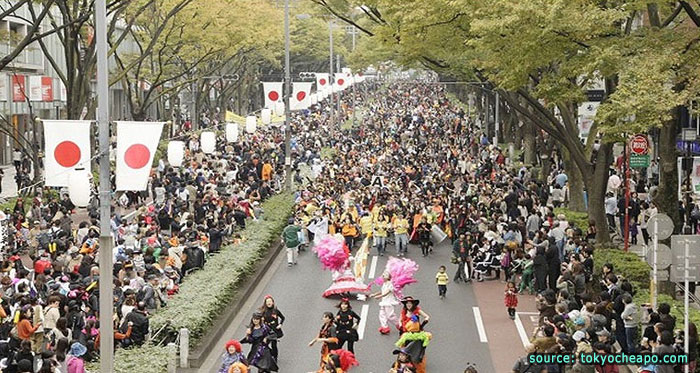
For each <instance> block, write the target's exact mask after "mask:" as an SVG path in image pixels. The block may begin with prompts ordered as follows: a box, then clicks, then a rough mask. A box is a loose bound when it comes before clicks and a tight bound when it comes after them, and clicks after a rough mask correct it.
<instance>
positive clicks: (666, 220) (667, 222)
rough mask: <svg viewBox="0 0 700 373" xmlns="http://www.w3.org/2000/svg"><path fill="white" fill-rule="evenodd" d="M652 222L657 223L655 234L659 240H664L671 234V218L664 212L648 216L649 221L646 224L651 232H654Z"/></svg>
mask: <svg viewBox="0 0 700 373" xmlns="http://www.w3.org/2000/svg"><path fill="white" fill-rule="evenodd" d="M654 222H657V224H658V231H657V234H658V236H659V240H665V239H667V238H669V237H671V235H672V234H673V220H671V218H670V217H669V216H668V215H666V214H656V215H654V216H652V217H651V218H649V221H648V222H647V224H648V225H647V226H648V227H649V230H650V231H651V233H652V234H653V232H654Z"/></svg>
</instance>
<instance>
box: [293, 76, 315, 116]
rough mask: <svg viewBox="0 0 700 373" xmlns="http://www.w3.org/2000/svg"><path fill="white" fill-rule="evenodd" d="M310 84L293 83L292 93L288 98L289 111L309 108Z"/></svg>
mask: <svg viewBox="0 0 700 373" xmlns="http://www.w3.org/2000/svg"><path fill="white" fill-rule="evenodd" d="M312 84H313V83H311V82H294V83H293V84H292V87H294V92H292V97H290V98H289V108H290V109H291V110H304V109H306V108H308V107H309V106H311V85H312Z"/></svg>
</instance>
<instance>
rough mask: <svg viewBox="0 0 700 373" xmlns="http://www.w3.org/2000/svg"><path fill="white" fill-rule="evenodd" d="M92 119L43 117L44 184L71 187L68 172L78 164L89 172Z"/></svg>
mask: <svg viewBox="0 0 700 373" xmlns="http://www.w3.org/2000/svg"><path fill="white" fill-rule="evenodd" d="M91 123H92V122H91V121H89V120H43V121H42V124H43V125H44V149H45V150H46V158H45V161H44V185H46V186H53V187H64V186H68V175H69V174H70V171H71V170H72V169H74V168H77V167H83V168H85V169H86V170H87V171H88V172H90V125H91Z"/></svg>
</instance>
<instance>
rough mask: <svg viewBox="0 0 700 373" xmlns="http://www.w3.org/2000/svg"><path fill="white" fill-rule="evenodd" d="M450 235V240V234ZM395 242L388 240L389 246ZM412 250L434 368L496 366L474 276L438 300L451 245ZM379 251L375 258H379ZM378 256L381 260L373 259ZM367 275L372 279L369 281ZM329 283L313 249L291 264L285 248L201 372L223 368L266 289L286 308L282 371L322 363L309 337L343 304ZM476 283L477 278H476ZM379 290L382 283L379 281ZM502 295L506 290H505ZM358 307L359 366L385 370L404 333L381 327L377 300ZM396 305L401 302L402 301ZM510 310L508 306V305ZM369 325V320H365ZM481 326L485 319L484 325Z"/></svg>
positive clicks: (364, 370)
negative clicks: (229, 345) (479, 315)
mask: <svg viewBox="0 0 700 373" xmlns="http://www.w3.org/2000/svg"><path fill="white" fill-rule="evenodd" d="M446 241H449V240H446ZM392 251H393V248H388V253H389V254H390V253H391V252H392ZM408 257H409V258H411V259H414V260H415V261H416V262H417V263H418V264H419V265H420V270H419V271H418V273H417V275H416V277H417V279H418V283H416V284H412V285H409V286H407V287H406V289H405V290H404V293H405V295H412V296H414V297H416V298H418V299H420V301H421V307H422V308H423V309H424V310H425V311H426V312H427V313H428V314H430V317H431V319H430V323H429V324H428V325H427V326H426V330H428V331H430V332H432V333H433V340H432V341H431V343H430V345H429V346H428V349H427V355H426V356H427V361H428V362H427V371H428V372H445V373H448V372H449V373H452V372H462V371H464V369H465V367H466V366H467V364H468V363H472V364H476V367H477V369H478V371H479V372H494V371H495V370H494V368H493V365H492V361H491V355H490V352H489V349H488V346H487V343H486V342H482V341H481V338H480V335H479V330H478V327H477V323H476V320H475V316H474V315H475V313H474V307H477V304H476V299H475V296H474V292H473V290H472V286H475V285H471V284H464V283H460V284H455V283H450V284H449V285H448V291H447V297H446V298H445V299H444V300H440V298H439V297H438V294H437V286H436V285H435V273H436V272H437V270H438V267H439V266H440V265H445V266H447V267H448V274H449V275H450V278H452V276H453V275H454V271H455V266H454V265H451V264H450V257H451V248H450V246H449V243H443V244H441V245H439V246H438V247H436V249H435V251H434V253H433V254H432V255H431V256H429V257H428V258H423V257H422V256H421V254H420V248H419V247H418V246H414V245H410V247H409V254H408ZM375 258H376V259H375ZM387 258H388V257H387V256H384V257H375V256H373V255H371V256H370V260H369V261H368V263H369V264H368V271H367V272H368V276H371V275H372V273H371V272H372V269H373V268H372V267H374V272H375V273H374V274H375V276H380V275H381V273H382V271H383V270H384V266H385V265H386V260H387ZM372 262H376V263H377V264H376V265H372V264H371V263H372ZM366 282H368V280H367V281H366ZM330 284H331V274H330V272H327V271H323V270H322V269H321V266H320V263H319V261H318V259H317V258H316V256H315V254H314V253H313V252H311V251H307V252H304V253H302V254H301V256H300V258H299V264H298V265H297V266H294V267H291V268H288V267H287V266H286V260H285V255H284V252H282V253H281V254H280V255H279V256H278V257H277V258H276V259H275V263H274V264H273V266H272V267H271V268H270V271H269V272H268V273H267V274H266V275H265V277H264V278H263V280H262V281H261V282H260V284H259V285H258V286H257V288H256V289H255V291H254V292H253V295H252V296H251V298H249V299H248V300H247V301H246V304H245V305H244V306H243V307H242V308H241V312H240V314H239V315H237V317H236V318H235V319H234V321H233V322H232V323H231V325H229V326H228V329H227V330H226V332H225V333H224V336H223V337H222V338H221V340H220V341H219V342H218V343H217V348H216V349H214V350H212V351H211V352H210V354H209V356H208V357H207V359H206V362H205V363H204V365H203V366H202V367H201V368H200V369H199V370H198V371H200V372H211V373H214V372H216V371H217V370H218V368H219V364H220V361H221V355H222V353H223V351H224V344H225V343H226V341H227V340H228V339H231V338H235V339H241V338H243V336H245V330H246V327H247V324H248V323H249V322H250V316H251V315H252V313H253V312H254V311H255V309H257V308H258V307H259V306H260V305H262V301H263V297H264V296H265V295H268V294H269V295H272V296H273V297H274V298H275V300H276V302H277V306H278V307H279V308H280V311H282V313H283V314H284V315H285V317H286V321H285V323H284V327H283V330H284V338H282V340H281V341H280V343H279V350H280V353H279V354H280V358H279V368H280V369H279V371H280V372H283V373H301V372H311V371H316V370H318V366H319V360H320V349H321V346H320V345H319V344H315V345H314V346H313V347H309V346H308V343H309V341H311V340H312V339H313V338H314V337H316V335H317V333H318V330H319V328H320V326H321V317H322V314H323V312H325V311H330V312H333V313H336V312H337V308H335V306H336V305H337V304H338V298H332V299H324V298H323V297H322V296H321V294H322V293H323V291H324V290H325V289H326V288H327V287H328V286H329V285H330ZM476 286H478V285H476ZM374 289H375V290H376V289H377V288H376V287H374ZM499 297H500V293H499ZM351 303H352V306H353V310H354V311H355V312H357V313H358V314H360V316H364V314H365V312H363V311H364V309H366V310H367V311H366V314H367V317H366V318H364V322H362V323H361V325H360V328H361V330H359V332H360V335H361V337H363V338H362V340H360V341H359V342H357V343H356V344H355V353H356V355H357V359H358V361H359V362H360V366H359V367H357V368H355V369H354V371H356V372H361V373H384V372H386V371H388V370H389V367H390V364H391V363H392V362H393V361H394V359H395V356H394V355H392V351H393V350H394V343H395V342H396V341H397V340H398V333H397V331H396V330H395V329H394V330H392V332H391V334H390V335H389V336H382V335H380V334H379V332H378V328H379V320H378V316H377V315H378V312H379V307H378V306H377V301H376V300H368V301H366V302H360V301H357V300H355V299H352V300H351ZM396 310H397V313H398V311H399V307H397V308H396ZM504 312H505V311H504ZM363 327H364V328H363ZM482 327H483V326H482ZM249 348H250V346H249V345H243V350H244V351H243V352H244V353H246V354H247V353H248V351H249Z"/></svg>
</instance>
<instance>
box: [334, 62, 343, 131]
mask: <svg viewBox="0 0 700 373" xmlns="http://www.w3.org/2000/svg"><path fill="white" fill-rule="evenodd" d="M335 64H336V70H335V71H337V72H340V55H337V56H336V57H335ZM340 97H341V94H340V89H338V104H337V105H338V117H340V113H341V112H340ZM341 126H342V124H341V123H340V119H338V127H341Z"/></svg>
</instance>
